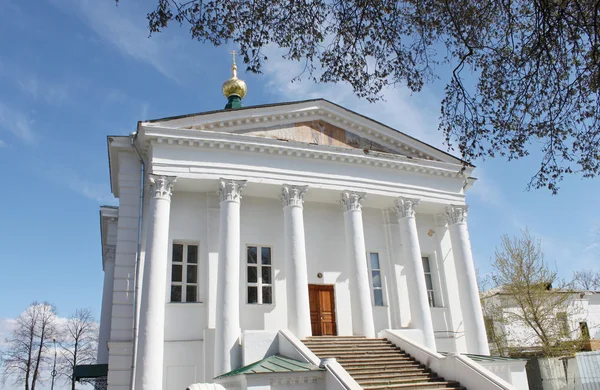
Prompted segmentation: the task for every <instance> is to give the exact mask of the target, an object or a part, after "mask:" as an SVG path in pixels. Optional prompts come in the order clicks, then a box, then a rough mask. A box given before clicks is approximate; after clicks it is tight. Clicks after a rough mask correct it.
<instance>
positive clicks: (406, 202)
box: [394, 197, 420, 219]
mask: <svg viewBox="0 0 600 390" xmlns="http://www.w3.org/2000/svg"><path fill="white" fill-rule="evenodd" d="M419 202H420V201H419V199H411V198H403V197H399V198H398V199H396V200H395V201H394V204H395V206H394V208H395V209H396V215H397V216H398V219H400V218H406V217H414V216H415V208H416V207H417V205H418V204H419Z"/></svg>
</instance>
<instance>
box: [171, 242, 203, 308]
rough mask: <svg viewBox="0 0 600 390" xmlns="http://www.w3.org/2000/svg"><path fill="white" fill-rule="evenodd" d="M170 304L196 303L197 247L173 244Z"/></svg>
mask: <svg viewBox="0 0 600 390" xmlns="http://www.w3.org/2000/svg"><path fill="white" fill-rule="evenodd" d="M171 263H172V265H171V302H197V301H198V245H188V244H177V243H173V256H172V258H171Z"/></svg>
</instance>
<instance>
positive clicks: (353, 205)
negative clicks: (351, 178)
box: [340, 191, 367, 211]
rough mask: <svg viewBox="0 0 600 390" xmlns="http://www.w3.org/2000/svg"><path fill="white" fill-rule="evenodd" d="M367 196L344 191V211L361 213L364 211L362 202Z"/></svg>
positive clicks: (364, 193) (363, 193) (342, 203)
mask: <svg viewBox="0 0 600 390" xmlns="http://www.w3.org/2000/svg"><path fill="white" fill-rule="evenodd" d="M366 196H367V193H366V192H355V191H344V192H342V200H340V203H341V205H342V207H344V211H351V210H358V211H360V210H361V209H362V201H363V199H365V198H366Z"/></svg>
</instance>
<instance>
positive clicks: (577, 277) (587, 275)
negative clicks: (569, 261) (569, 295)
mask: <svg viewBox="0 0 600 390" xmlns="http://www.w3.org/2000/svg"><path fill="white" fill-rule="evenodd" d="M573 287H575V288H578V289H581V290H599V289H600V271H598V270H595V271H594V270H591V269H586V270H582V271H575V272H573Z"/></svg>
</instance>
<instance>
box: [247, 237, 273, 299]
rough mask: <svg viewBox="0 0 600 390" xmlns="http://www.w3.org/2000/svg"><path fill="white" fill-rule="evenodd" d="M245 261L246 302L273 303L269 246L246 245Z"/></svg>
mask: <svg viewBox="0 0 600 390" xmlns="http://www.w3.org/2000/svg"><path fill="white" fill-rule="evenodd" d="M246 263H247V264H246V269H247V289H248V303H252V304H269V303H273V268H272V265H271V248H270V247H268V246H250V245H249V246H247V247H246Z"/></svg>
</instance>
